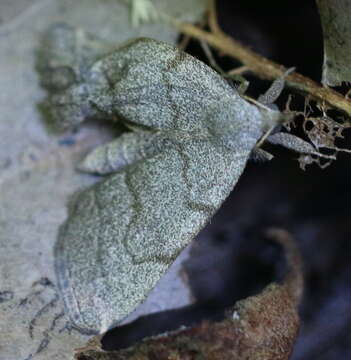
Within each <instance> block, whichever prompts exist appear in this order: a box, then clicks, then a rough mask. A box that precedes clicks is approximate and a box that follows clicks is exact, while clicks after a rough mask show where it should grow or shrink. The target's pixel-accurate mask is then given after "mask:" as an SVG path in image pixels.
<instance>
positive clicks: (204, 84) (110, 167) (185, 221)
mask: <svg viewBox="0 0 351 360" xmlns="http://www.w3.org/2000/svg"><path fill="white" fill-rule="evenodd" d="M82 44H83V45H84V46H83V45H82ZM40 56H41V57H40V62H39V65H38V67H39V70H40V72H41V74H44V75H42V79H43V85H44V86H45V87H46V89H47V90H48V92H49V97H48V102H49V105H50V109H51V110H52V114H53V116H54V117H55V119H56V121H58V122H60V123H63V124H65V126H70V127H75V126H78V125H79V124H80V123H81V122H82V121H84V120H86V119H87V118H95V119H110V120H112V121H119V122H122V123H123V124H124V125H125V126H126V127H127V128H128V129H129V131H127V132H125V133H124V134H122V135H121V136H120V137H118V138H117V139H115V140H114V141H113V142H111V143H109V144H106V145H102V146H101V147H99V148H97V149H96V150H94V151H93V152H92V153H91V154H89V155H88V156H87V158H86V159H85V160H84V161H83V162H82V164H81V165H80V169H81V170H84V171H87V172H91V173H97V174H102V175H105V176H106V177H105V178H104V179H103V180H102V181H101V182H99V183H97V184H96V185H94V186H92V187H91V188H89V189H86V190H84V191H82V192H81V193H80V194H79V196H77V198H76V200H75V202H74V204H73V205H72V206H71V208H70V211H69V216H68V219H67V221H66V223H65V224H64V225H63V226H62V227H61V228H60V232H59V236H58V239H57V243H56V246H55V271H56V275H57V281H58V285H59V289H60V293H61V296H62V298H63V300H64V303H65V308H66V311H67V313H68V314H69V316H70V318H71V320H72V322H73V324H74V326H75V327H76V328H77V329H79V331H81V332H84V333H91V334H93V333H103V332H105V331H106V330H107V329H109V328H111V327H113V326H115V325H116V324H117V323H118V322H119V321H120V320H121V319H123V318H124V317H126V316H127V315H128V314H129V313H130V312H131V311H132V310H133V309H134V308H135V307H136V306H137V305H138V304H140V303H141V302H142V301H143V300H144V299H145V297H146V295H147V294H148V292H149V291H150V290H151V289H152V288H153V287H154V286H155V285H156V283H157V282H158V280H159V279H160V278H161V276H162V275H163V274H164V273H165V271H166V270H167V269H168V267H169V266H170V264H171V263H172V262H173V261H174V259H175V258H176V257H177V255H178V254H179V253H180V252H181V251H182V249H183V248H184V247H185V246H186V245H188V244H189V242H190V241H191V240H192V239H193V238H194V237H195V236H196V234H197V233H198V232H199V231H200V230H201V229H202V228H203V227H204V226H205V225H206V223H207V222H208V221H209V219H210V218H211V217H212V216H213V215H214V213H215V212H216V211H217V209H218V208H219V207H220V206H221V204H222V203H223V201H224V200H225V199H226V197H227V196H228V195H229V193H230V192H231V191H232V189H233V188H234V186H235V184H236V183H237V181H238V179H239V177H240V175H241V173H242V172H243V170H244V168H245V165H246V163H247V161H248V159H249V157H250V156H251V154H252V152H253V150H254V149H255V147H256V144H257V142H258V140H259V139H260V138H261V137H262V136H263V135H264V134H265V133H266V131H267V130H269V129H271V128H273V127H274V126H275V125H276V124H277V123H279V121H280V120H281V116H282V115H281V113H280V112H279V111H277V110H275V109H273V108H270V107H267V106H258V105H255V104H251V103H249V102H248V101H246V100H244V99H243V98H242V97H241V96H240V94H239V93H238V92H237V91H236V90H235V89H234V88H233V87H232V86H231V85H230V84H229V83H228V82H227V81H226V80H224V79H223V78H222V77H221V76H220V75H219V74H217V73H216V72H215V71H214V70H212V69H211V68H209V67H208V66H207V65H205V64H204V63H202V62H200V61H198V60H197V59H195V58H193V57H192V56H190V55H188V54H186V53H185V52H183V51H181V50H179V49H178V48H176V47H174V46H171V45H169V44H166V43H163V42H160V41H156V40H152V39H146V38H141V39H134V40H131V41H128V42H127V43H125V44H124V45H122V46H120V47H118V48H117V49H113V50H112V49H111V48H109V47H108V46H102V45H97V43H96V41H95V40H94V39H88V38H86V37H84V36H83V35H82V34H80V35H77V32H76V30H74V29H73V28H71V27H69V26H67V25H58V26H56V27H55V28H54V29H53V30H52V31H51V32H50V33H49V35H48V36H47V37H46V39H45V41H44V47H43V49H42V52H41V53H40ZM273 136H274V135H273ZM276 142H277V140H276Z"/></svg>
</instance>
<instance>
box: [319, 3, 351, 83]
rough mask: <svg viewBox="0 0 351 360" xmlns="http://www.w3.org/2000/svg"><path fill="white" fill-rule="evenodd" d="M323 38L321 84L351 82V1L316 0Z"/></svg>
mask: <svg viewBox="0 0 351 360" xmlns="http://www.w3.org/2000/svg"><path fill="white" fill-rule="evenodd" d="M317 5H318V8H319V13H320V17H321V23H322V27H323V38H324V64H323V77H322V82H323V84H326V85H330V86H338V85H341V84H342V82H348V83H350V82H351V66H350V61H351V21H350V18H351V1H350V0H337V1H330V0H318V1H317Z"/></svg>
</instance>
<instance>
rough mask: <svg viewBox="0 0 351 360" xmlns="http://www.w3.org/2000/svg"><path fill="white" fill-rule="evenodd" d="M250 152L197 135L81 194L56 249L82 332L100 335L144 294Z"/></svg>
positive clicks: (218, 201) (203, 221)
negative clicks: (195, 137)
mask: <svg viewBox="0 0 351 360" xmlns="http://www.w3.org/2000/svg"><path fill="white" fill-rule="evenodd" d="M248 156H249V153H248V152H238V151H237V152H233V151H229V150H228V149H226V148H224V147H223V146H221V145H218V144H215V143H213V142H212V141H211V140H191V141H189V142H187V143H184V144H179V143H178V144H174V146H172V147H170V148H167V150H165V151H164V152H162V153H160V154H158V155H156V156H154V157H152V158H149V159H146V160H145V161H141V162H139V163H136V164H135V165H132V166H129V167H127V168H125V170H124V171H121V172H118V173H115V174H114V175H111V176H110V177H108V178H107V179H106V180H105V181H102V182H101V183H98V184H96V185H95V186H93V187H92V188H90V189H88V190H86V191H84V192H82V193H81V194H80V196H79V197H78V198H77V200H76V203H75V206H74V207H73V208H72V209H71V214H70V216H69V219H68V221H67V222H66V224H65V225H64V226H63V227H62V228H61V229H60V230H61V231H60V235H59V238H58V241H57V244H56V248H55V261H56V272H57V276H58V281H59V286H60V289H61V293H62V294H63V298H64V302H65V305H66V309H67V311H68V313H69V315H70V317H71V319H72V321H73V323H74V324H75V326H76V327H77V328H78V329H79V330H80V331H82V332H86V333H96V332H99V333H102V332H104V331H106V330H107V329H108V328H110V327H112V326H113V325H114V324H116V323H117V322H118V321H120V320H121V319H122V318H124V317H125V316H126V315H128V314H129V313H130V312H131V311H132V310H133V309H134V308H135V307H136V306H137V305H138V304H139V303H141V302H142V301H143V300H144V299H145V297H146V296H147V294H148V293H149V291H150V290H151V289H152V288H153V287H154V286H155V284H156V283H157V281H158V280H159V279H160V277H161V276H162V275H163V274H164V272H165V271H166V270H167V269H168V267H169V266H170V265H171V263H172V262H173V260H174V259H175V258H176V256H177V255H178V254H179V252H180V251H181V250H182V249H183V248H184V247H185V246H186V245H187V244H188V243H189V242H190V241H191V240H192V238H193V237H194V236H195V235H196V234H197V233H198V232H199V231H200V230H201V229H202V228H203V227H204V225H205V224H206V222H207V221H208V220H209V219H210V218H211V216H212V215H213V214H214V212H215V211H216V210H217V209H218V207H219V206H220V205H221V203H222V202H223V201H224V200H225V198H226V197H227V196H228V194H229V193H230V191H231V190H232V188H233V187H234V185H235V183H236V182H237V180H238V178H239V176H240V174H241V172H242V170H243V168H244V166H245V163H246V161H247V158H248Z"/></svg>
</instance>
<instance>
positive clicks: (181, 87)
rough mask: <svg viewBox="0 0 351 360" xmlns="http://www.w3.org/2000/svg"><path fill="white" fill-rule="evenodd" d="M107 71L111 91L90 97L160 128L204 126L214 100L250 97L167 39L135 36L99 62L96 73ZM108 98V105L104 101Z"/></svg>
mask: <svg viewBox="0 0 351 360" xmlns="http://www.w3.org/2000/svg"><path fill="white" fill-rule="evenodd" d="M94 73H96V74H103V76H95V77H96V78H105V79H107V83H108V84H110V85H109V87H110V89H111V90H110V91H108V92H105V94H107V95H106V96H104V95H101V93H102V92H101V90H100V89H97V93H96V94H94V96H92V97H91V100H90V101H91V102H92V103H95V104H96V107H100V108H101V109H102V110H103V111H105V112H106V113H107V114H118V115H119V116H120V117H122V118H124V119H126V120H127V121H129V122H132V123H136V124H138V125H142V126H146V127H151V128H157V129H179V130H185V131H193V130H197V129H200V128H203V126H204V113H205V112H206V107H208V106H209V105H210V104H211V106H213V105H214V104H216V103H222V101H223V100H224V99H226V98H227V99H230V101H238V102H239V103H240V104H238V108H239V106H245V105H246V103H245V101H244V100H243V99H242V98H241V97H240V96H239V95H238V93H237V91H236V90H235V89H234V88H232V87H231V86H230V85H229V84H228V82H227V81H226V80H224V79H223V78H222V77H221V76H220V75H219V74H218V73H216V72H215V71H214V70H212V69H211V68H210V67H209V66H207V65H206V64H204V63H203V62H201V61H199V60H197V59H195V58H194V57H193V56H191V55H189V54H187V53H185V52H184V51H182V50H180V49H178V48H176V47H174V46H172V45H169V44H167V43H164V42H161V41H157V40H153V39H146V38H141V39H136V40H133V41H131V42H129V43H127V44H126V45H125V46H122V47H121V48H119V49H117V50H116V51H115V52H114V53H112V54H111V55H109V56H107V57H105V58H104V59H102V60H101V61H99V62H97V63H96V64H95V66H94V67H93V68H92V74H94ZM104 104H106V106H105V107H104Z"/></svg>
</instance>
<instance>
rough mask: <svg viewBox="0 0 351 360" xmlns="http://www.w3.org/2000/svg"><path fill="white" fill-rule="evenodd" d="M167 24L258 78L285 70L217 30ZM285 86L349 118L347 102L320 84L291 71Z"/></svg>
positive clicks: (350, 105)
mask: <svg viewBox="0 0 351 360" xmlns="http://www.w3.org/2000/svg"><path fill="white" fill-rule="evenodd" d="M168 21H169V22H171V23H172V24H173V25H174V26H175V27H177V29H178V30H179V31H181V32H182V33H183V34H185V35H188V36H191V37H193V38H195V39H197V40H200V41H201V40H202V41H206V42H207V43H208V44H209V45H211V46H212V47H214V48H216V49H217V50H220V51H221V52H223V53H224V54H227V55H230V56H231V57H233V58H235V59H237V60H239V61H240V62H241V63H242V64H243V65H244V66H246V67H248V68H249V69H250V71H252V72H253V73H255V74H256V75H257V76H259V77H260V78H262V79H267V80H275V79H277V78H279V77H281V76H283V75H284V73H285V72H286V70H287V68H285V67H284V66H282V65H280V64H277V63H276V62H274V61H272V60H269V59H267V58H265V57H264V56H261V55H259V54H256V53H255V52H254V51H252V50H250V49H248V48H246V47H245V46H243V45H242V44H240V43H239V42H238V41H236V40H234V39H233V38H231V37H229V36H228V35H226V34H224V33H223V32H222V31H220V30H219V31H216V33H212V32H208V31H205V30H202V29H200V28H198V27H197V26H194V25H192V24H188V23H182V22H180V21H178V20H175V19H173V18H169V17H168ZM286 84H287V86H289V87H290V88H293V89H296V90H298V91H300V92H303V93H305V94H308V95H309V96H310V97H311V98H312V99H314V100H315V101H317V102H319V103H321V104H327V105H330V106H332V107H334V108H337V109H338V110H340V111H342V112H344V113H346V114H347V115H349V116H351V100H349V99H347V98H345V97H344V96H343V95H341V94H340V93H338V92H336V91H334V90H332V89H330V88H328V87H323V86H322V85H321V84H319V83H317V82H315V81H313V80H311V79H309V78H308V77H306V76H303V75H301V74H299V73H296V72H294V73H292V74H290V75H289V76H287V78H286Z"/></svg>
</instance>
